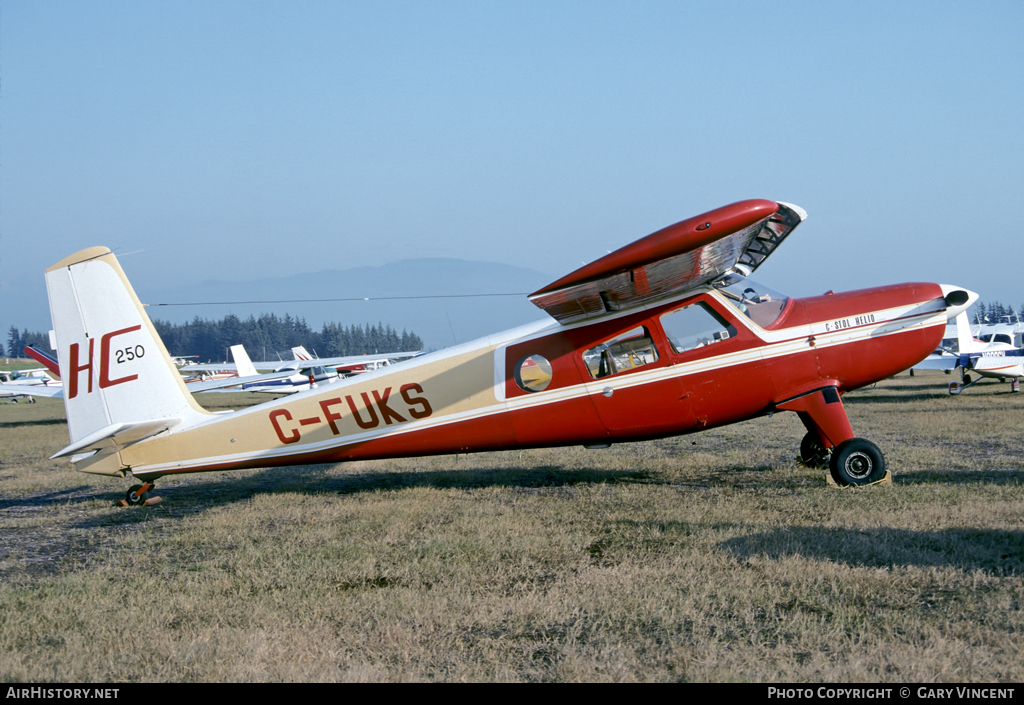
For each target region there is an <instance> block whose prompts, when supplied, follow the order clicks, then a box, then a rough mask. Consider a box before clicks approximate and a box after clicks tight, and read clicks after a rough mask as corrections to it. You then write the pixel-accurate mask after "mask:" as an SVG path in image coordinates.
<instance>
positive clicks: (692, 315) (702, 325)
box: [661, 303, 736, 353]
mask: <svg viewBox="0 0 1024 705" xmlns="http://www.w3.org/2000/svg"><path fill="white" fill-rule="evenodd" d="M661 327H662V328H664V329H665V336H666V337H667V338H668V342H669V344H670V345H671V346H672V349H673V350H674V351H676V352H677V353H681V352H686V351H687V350H696V349H697V348H702V347H704V346H707V345H713V344H714V343H720V342H721V341H723V340H728V339H729V338H732V337H735V335H736V329H735V328H733V327H732V326H731V325H729V324H728V323H727V322H726V320H725V319H724V318H722V317H721V316H719V315H718V314H717V313H715V312H714V311H713V310H712V309H711V308H710V307H709V306H708V305H707V304H703V303H696V304H691V305H690V306H686V307H685V308H679V309H676V310H675V311H671V312H669V313H666V314H665V315H663V316H662V317H661Z"/></svg>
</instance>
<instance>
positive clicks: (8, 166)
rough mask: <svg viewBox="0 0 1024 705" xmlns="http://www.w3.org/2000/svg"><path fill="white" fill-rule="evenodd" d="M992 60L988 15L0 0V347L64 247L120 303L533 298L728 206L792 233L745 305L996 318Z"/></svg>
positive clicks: (1019, 82)
mask: <svg viewBox="0 0 1024 705" xmlns="http://www.w3.org/2000/svg"><path fill="white" fill-rule="evenodd" d="M1021 37H1024V3H1020V2H970V3H967V2H963V3H956V2H921V3H917V2H900V3H892V2H877V3H875V2H849V3H842V2H829V3H825V2H775V3H770V2H764V3H759V2H721V3H686V2H635V1H631V2H616V3H607V2H595V1H593V0H588V1H587V2H539V3H531V2H517V3H507V2H502V3H498V2H494V3H488V2H481V1H474V2H422V1H418V2H387V3H372V2H362V3H345V2H324V3H320V2H302V3H284V2H252V1H250V2H216V1H214V2H160V3H157V2H102V1H97V2H28V1H19V2H12V1H11V0H4V1H3V2H0V327H2V329H3V330H6V328H7V327H8V326H10V325H12V324H13V325H17V326H19V327H28V328H30V329H44V328H46V327H48V326H49V322H48V320H46V316H45V314H39V313H37V312H36V309H35V308H33V307H32V306H30V305H26V304H25V303H24V301H25V299H24V298H21V296H23V295H26V294H25V292H30V293H32V295H33V296H36V295H38V293H35V292H41V291H42V289H41V283H42V271H43V269H45V268H46V267H47V266H49V265H50V264H52V263H53V262H55V261H57V260H58V259H60V258H62V257H64V256H66V255H68V254H70V253H72V252H74V251H77V250H79V249H82V248H84V247H88V246H92V245H106V246H108V247H111V248H113V249H115V250H116V251H117V252H119V253H125V256H124V257H123V258H122V263H123V265H124V267H125V269H126V271H127V272H128V275H129V277H131V279H132V281H133V283H134V284H135V286H136V288H137V289H139V290H140V291H141V290H144V289H146V288H154V289H160V288H166V287H167V286H170V285H172V284H180V283H189V282H198V281H201V280H205V279H225V280H251V279H258V278H262V277H267V276H278V275H280V276H283V275H291V274H296V273H300V272H305V271H318V270H322V269H345V268H348V267H355V266H361V265H380V264H384V263H387V262H391V261H396V260H400V259H405V258H410V257H460V258H464V259H469V260H484V261H497V262H505V263H508V264H514V265H518V266H524V267H531V268H534V269H538V270H541V271H544V272H549V273H550V274H551V275H552V278H556V277H559V276H561V275H563V274H565V273H567V272H569V271H571V270H573V269H575V268H576V267H578V266H579V265H580V264H582V263H583V262H585V261H590V260H592V259H594V258H596V257H599V256H600V255H602V254H604V253H605V252H607V251H608V250H612V249H615V248H617V247H620V246H622V245H624V244H626V243H628V242H630V241H632V240H634V239H636V238H638V237H641V236H643V235H646V234H647V233H649V232H652V231H654V230H657V229H659V228H661V227H664V226H666V225H668V224H670V223H673V222H676V221H678V220H681V219H683V218H687V217H690V216H692V215H696V214H698V213H700V212H703V211H705V210H710V209H712V208H715V207H718V206H721V205H724V204H726V203H731V202H733V201H737V200H741V199H745V198H771V199H776V200H785V201H790V202H793V203H796V204H798V205H800V206H802V207H803V208H805V209H806V210H807V211H808V212H809V214H810V217H809V220H808V221H807V223H805V224H804V225H802V226H801V227H800V229H798V230H797V231H796V233H795V234H794V235H793V237H792V238H791V239H790V240H789V241H787V243H786V245H785V246H784V247H783V248H781V249H780V250H779V251H778V252H777V253H775V254H774V255H773V256H772V258H771V259H770V260H769V261H768V263H767V264H766V265H764V266H763V267H762V268H761V270H759V273H758V275H756V277H755V278H758V279H760V280H762V281H764V283H766V284H769V285H770V286H773V287H774V288H776V289H779V290H782V291H786V292H788V293H791V294H795V295H806V294H817V293H821V292H823V291H825V290H827V289H835V290H836V291H840V290H848V289H854V288H860V287H866V286H875V285H880V284H886V283H893V282H899V281H914V280H926V281H939V282H948V283H955V284H959V285H961V286H966V287H968V288H971V289H973V290H975V291H978V292H979V293H980V294H981V296H982V298H983V299H985V300H988V301H992V300H999V301H1002V302H1003V303H1004V304H1012V305H1013V306H1014V307H1017V306H1019V305H1020V303H1021V302H1022V301H1024V286H1022V283H1024V282H1022V277H1021V275H1020V271H1021V259H1022V258H1021V255H1022V253H1024V247H1022V244H1021V243H1022V238H1021V235H1020V234H1019V232H1018V231H1017V226H1016V223H1017V222H1018V220H1019V218H1018V213H1019V211H1020V208H1021V204H1022V201H1024V175H1022V174H1024V130H1022V125H1024V119H1022V118H1024V41H1022V39H1021ZM127 253H134V254H127ZM449 284H450V288H451V289H452V292H451V293H473V292H463V291H461V290H460V289H459V286H458V282H450V283H449ZM372 294H373V292H367V295H372ZM329 295H330V292H324V296H325V297H326V296H329ZM296 308H299V307H296ZM39 310H42V311H45V308H40V309H39ZM295 312H296V313H299V314H301V310H296V311H295ZM195 313H196V314H198V315H203V313H204V312H203V311H202V310H197V311H196V312H195ZM538 315H539V316H542V315H543V314H540V312H539V311H538ZM338 319H339V320H344V313H343V312H339V316H338Z"/></svg>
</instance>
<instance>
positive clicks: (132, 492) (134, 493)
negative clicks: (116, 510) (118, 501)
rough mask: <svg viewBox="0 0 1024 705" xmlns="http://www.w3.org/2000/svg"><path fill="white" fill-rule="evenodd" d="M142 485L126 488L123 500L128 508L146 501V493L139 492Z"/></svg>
mask: <svg viewBox="0 0 1024 705" xmlns="http://www.w3.org/2000/svg"><path fill="white" fill-rule="evenodd" d="M141 489H142V485H132V486H131V487H129V488H128V491H127V492H125V493H124V499H125V501H126V502H128V504H129V506H132V507H137V506H139V505H140V504H142V503H143V502H145V501H146V495H147V494H148V493H147V492H140V491H139V490H141Z"/></svg>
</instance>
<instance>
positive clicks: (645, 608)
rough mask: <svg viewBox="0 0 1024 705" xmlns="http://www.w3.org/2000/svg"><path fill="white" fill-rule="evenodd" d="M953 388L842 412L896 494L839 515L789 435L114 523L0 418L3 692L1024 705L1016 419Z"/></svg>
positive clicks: (496, 458)
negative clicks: (600, 691) (931, 700)
mask: <svg viewBox="0 0 1024 705" xmlns="http://www.w3.org/2000/svg"><path fill="white" fill-rule="evenodd" d="M949 379H950V378H949V377H946V376H944V375H942V374H931V375H921V376H917V377H914V378H911V377H908V376H906V375H904V376H900V377H898V378H896V379H893V380H889V381H886V382H884V383H881V384H879V385H877V386H876V387H874V388H871V389H865V390H861V391H858V392H855V393H852V394H850V395H848V396H847V397H845V402H846V405H847V409H848V411H849V414H850V417H851V420H852V422H853V426H854V429H855V430H856V431H857V433H858V435H860V436H863V437H866V438H869V439H871V440H873V441H875V442H876V443H877V444H878V445H879V447H881V448H882V450H883V452H885V454H886V458H887V461H888V463H889V466H890V469H892V470H893V471H894V478H893V484H892V485H891V486H888V487H871V488H864V489H843V490H840V489H836V488H833V487H829V486H827V485H826V483H825V479H824V474H823V472H822V471H819V470H811V469H808V468H805V467H802V466H801V465H799V464H798V463H797V462H796V455H797V448H798V445H799V442H800V438H801V437H802V435H803V428H802V426H801V425H800V423H799V421H798V419H797V418H796V416H795V415H794V414H787V413H783V414H777V415H775V416H774V417H772V418H770V419H769V418H763V419H757V420H754V421H749V422H746V423H743V424H739V425H736V426H730V427H727V428H722V429H717V430H712V431H709V432H706V433H703V434H698V435H694V436H686V437H680V438H675V439H667V440H663V441H655V442H649V443H640V444H630V445H621V446H614V447H612V448H611V449H609V450H603V451H596V450H591V451H588V450H583V449H578V448H568V449H555V450H538V451H524V452H522V453H520V452H506V453H487V454H480V455H469V456H465V455H463V456H458V457H453V456H444V457H437V458H422V459H408V460H396V461H375V462H359V463H351V464H345V465H320V466H305V467H296V468H282V469H273V470H252V471H238V472H232V473H208V474H201V475H192V476H183V477H178V478H172V477H169V478H164V479H162V480H161V481H160V482H159V485H158V487H159V494H160V495H161V496H163V498H164V501H163V502H162V503H161V504H158V505H155V506H153V507H148V508H135V509H122V508H116V507H115V506H114V504H115V502H116V501H117V500H118V499H119V498H121V497H122V496H123V494H124V491H125V489H127V487H128V485H129V484H130V482H129V481H127V480H123V481H122V480H117V479H109V478H103V477H96V476H90V475H83V474H79V473H76V472H74V471H73V470H72V469H71V467H70V466H69V465H68V464H67V463H66V462H64V461H50V460H47V457H48V456H49V455H50V454H52V453H54V452H56V451H57V450H58V449H59V448H61V447H62V446H64V445H65V444H66V443H67V429H66V426H65V424H64V421H63V406H62V404H61V402H59V401H56V402H55V401H49V400H44V401H40V402H39V403H37V404H34V405H28V404H24V403H22V404H17V405H14V404H7V405H0V448H2V460H0V680H4V681H50V680H52V681H62V682H72V681H73V682H84V681H334V680H342V681H419V680H426V681H430V680H438V681H496V680H497V681H761V682H775V683H782V682H794V681H795V682H813V681H827V682H865V681H871V682H879V681H882V682H900V681H923V682H931V681H938V682H943V681H957V682H961V681H974V682H991V681H1001V682H1020V681H1022V680H1024V639H1022V638H1021V634H1022V633H1024V611H1022V606H1024V454H1022V452H1021V450H1022V448H1021V445H1022V438H1024V394H1010V393H1008V385H1005V384H996V383H994V382H991V383H990V382H984V383H981V384H978V385H976V386H975V387H973V388H971V389H970V390H968V391H967V392H965V393H964V394H962V395H960V396H959V397H950V396H948V395H947V394H946V393H945V384H946V383H947V382H948V380H949ZM202 401H203V402H204V403H205V402H211V403H216V404H218V405H222V406H223V405H228V406H229V407H230V405H241V404H245V403H250V402H251V401H254V400H252V399H250V398H248V397H243V396H240V395H205V396H204V397H202Z"/></svg>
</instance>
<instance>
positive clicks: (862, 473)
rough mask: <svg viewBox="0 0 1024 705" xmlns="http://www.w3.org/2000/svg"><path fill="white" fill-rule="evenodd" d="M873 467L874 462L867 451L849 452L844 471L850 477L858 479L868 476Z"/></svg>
mask: <svg viewBox="0 0 1024 705" xmlns="http://www.w3.org/2000/svg"><path fill="white" fill-rule="evenodd" d="M873 469H874V463H873V462H872V461H871V457H870V456H868V454H867V453H862V452H860V451H858V452H855V453H851V454H850V457H849V458H847V459H846V472H847V473H849V475H850V477H855V478H857V479H858V480H859V479H861V478H865V477H868V476H869V475H870V474H871V471H872V470H873Z"/></svg>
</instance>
